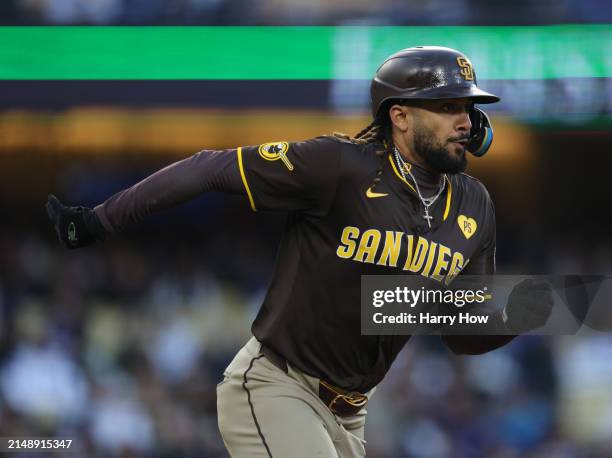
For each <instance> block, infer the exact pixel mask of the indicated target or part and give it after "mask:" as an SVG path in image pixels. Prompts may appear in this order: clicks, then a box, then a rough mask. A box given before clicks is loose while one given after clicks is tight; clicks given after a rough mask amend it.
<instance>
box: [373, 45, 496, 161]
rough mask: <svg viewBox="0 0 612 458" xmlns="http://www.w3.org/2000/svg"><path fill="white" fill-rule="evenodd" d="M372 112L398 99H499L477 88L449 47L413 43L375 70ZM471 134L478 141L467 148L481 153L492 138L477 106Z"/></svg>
mask: <svg viewBox="0 0 612 458" xmlns="http://www.w3.org/2000/svg"><path fill="white" fill-rule="evenodd" d="M370 95H371V98H372V115H373V116H374V118H378V117H380V116H381V115H383V113H384V111H385V110H387V109H388V108H389V107H390V105H391V104H392V103H393V102H397V101H399V100H437V99H459V98H469V99H471V100H473V101H474V103H494V102H499V100H500V99H499V97H497V96H496V95H493V94H490V93H488V92H485V91H483V90H482V89H480V88H478V86H477V83H476V73H475V72H474V67H473V66H472V63H471V62H470V60H469V59H468V58H467V57H466V56H465V55H463V54H462V53H460V52H459V51H456V50H454V49H451V48H444V47H441V46H416V47H414V48H406V49H402V50H401V51H399V52H396V53H395V54H393V55H391V56H389V57H388V58H387V59H386V60H385V61H384V62H383V63H382V65H381V66H380V67H378V70H377V71H376V75H374V79H373V80H372V84H371V86H370ZM470 118H471V120H472V137H473V138H474V139H475V140H476V137H478V138H480V139H481V140H482V141H478V142H477V143H478V144H474V142H471V143H472V145H468V150H469V151H470V152H472V153H473V154H475V155H477V156H482V155H483V154H484V153H486V151H487V150H488V148H489V146H490V144H491V141H492V139H493V129H492V128H491V125H490V122H489V119H488V117H487V115H486V114H485V113H484V112H483V111H482V110H479V109H478V108H473V109H472V112H471V113H470Z"/></svg>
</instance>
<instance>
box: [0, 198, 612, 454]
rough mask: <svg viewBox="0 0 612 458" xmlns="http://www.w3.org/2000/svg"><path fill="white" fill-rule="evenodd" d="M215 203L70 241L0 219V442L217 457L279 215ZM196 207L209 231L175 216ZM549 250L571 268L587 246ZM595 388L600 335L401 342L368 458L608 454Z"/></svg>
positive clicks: (608, 396)
mask: <svg viewBox="0 0 612 458" xmlns="http://www.w3.org/2000/svg"><path fill="white" fill-rule="evenodd" d="M213 201H214V199H213ZM222 203H223V204H224V205H221V206H219V205H217V206H216V205H214V203H213V204H211V205H210V206H205V207H198V208H197V209H194V208H191V209H187V210H185V211H186V212H187V213H185V214H182V213H180V212H178V213H174V214H165V215H162V217H161V218H157V219H155V218H154V219H152V220H150V221H148V222H147V223H145V225H144V226H142V227H139V228H137V230H136V231H133V232H129V231H128V232H127V233H126V234H124V235H121V236H118V237H116V238H114V239H113V240H110V241H106V242H104V243H102V244H99V245H97V246H95V247H92V248H88V249H83V250H77V251H67V250H63V249H61V247H59V246H58V243H56V241H55V239H54V236H53V233H52V228H51V227H50V226H49V225H48V223H47V222H46V221H45V220H44V219H43V218H42V216H43V215H38V213H42V211H41V209H40V207H36V208H30V209H28V210H27V211H28V212H29V214H30V215H34V214H36V215H37V216H36V218H35V219H36V223H34V225H33V227H30V228H28V229H25V230H24V229H21V228H19V227H18V226H17V225H16V224H13V225H9V224H5V225H3V226H2V229H0V329H1V330H2V334H1V336H0V339H1V346H0V437H6V436H24V435H25V436H53V437H66V438H72V439H73V440H74V447H75V448H76V450H78V451H79V454H78V455H76V456H89V457H151V458H157V457H160V458H162V457H175V458H189V457H196V456H197V457H224V456H227V455H226V452H225V451H224V448H223V444H222V440H221V437H220V435H219V433H218V429H217V423H216V394H215V385H216V383H218V382H219V381H220V380H221V377H222V375H221V374H222V372H223V369H224V367H225V366H226V365H227V364H228V362H229V361H230V360H231V358H232V356H233V355H234V353H235V352H236V351H237V350H238V349H239V348H240V347H241V346H242V345H243V343H244V342H246V340H247V339H248V337H249V335H250V331H249V329H250V323H251V321H252V319H253V317H254V315H255V313H256V312H257V309H258V307H259V305H260V303H261V300H262V297H263V294H264V291H265V287H266V285H267V282H268V280H269V278H270V275H271V271H272V270H271V269H272V263H273V257H274V249H275V237H276V234H277V232H276V229H280V224H282V221H278V222H272V223H268V222H263V223H262V222H257V221H255V222H253V221H252V220H251V222H250V223H244V222H243V221H242V220H241V218H242V216H241V215H242V214H244V215H247V217H248V218H252V216H251V215H249V214H248V211H247V210H246V209H244V208H243V210H244V211H241V210H239V209H237V207H236V206H234V205H233V203H232V202H226V201H223V202H222ZM221 207H227V208H226V210H223V211H226V213H223V211H222V210H219V208H221ZM196 212H197V213H204V214H205V215H206V216H205V217H206V218H207V219H209V222H208V224H206V225H204V226H210V227H209V229H208V230H207V229H202V228H200V227H198V224H197V223H196V224H194V225H192V226H189V225H184V224H183V223H184V222H185V220H189V221H191V222H193V221H194V218H193V215H194V214H195V213H196ZM9 213H11V212H9ZM181 215H182V216H181ZM187 215H188V216H189V217H188V218H184V216H187ZM196 220H197V218H196ZM508 242H509V241H508ZM513 243H514V249H513V250H511V251H512V252H514V253H520V252H524V251H528V250H527V246H522V247H521V246H517V243H518V242H516V241H515V242H513ZM499 244H500V246H503V245H505V244H506V240H505V239H504V235H503V233H502V235H501V239H500V241H499ZM550 246H551V247H553V248H554V244H551V245H550ZM600 246H602V247H605V242H601V243H600ZM578 248H579V247H578ZM607 249H608V250H610V249H612V247H608V248H607ZM509 256H510V257H509ZM509 256H508V255H505V258H506V259H505V260H503V261H502V263H505V264H506V265H513V263H514V264H516V263H519V264H520V262H522V261H523V260H524V258H520V257H515V258H514V259H512V257H511V256H512V254H510V255H509ZM564 256H569V257H573V258H575V259H574V263H573V264H571V263H570V264H566V266H567V268H569V269H572V268H573V266H580V265H582V263H583V262H584V259H581V258H583V257H584V256H590V254H589V252H588V251H586V250H576V251H568V250H567V249H566V250H565V253H564ZM544 259H548V260H549V261H547V262H550V263H551V264H552V263H555V262H556V261H557V259H556V258H555V257H554V256H549V257H544ZM542 268H543V269H551V266H550V265H543V266H542ZM610 386H612V335H610V334H605V333H599V332H594V331H588V332H587V331H585V332H581V335H580V336H563V337H537V336H529V337H522V338H520V339H517V340H515V341H514V342H513V343H511V344H510V345H508V346H506V347H504V348H503V349H500V350H498V351H495V352H492V353H490V354H487V355H483V356H478V357H456V356H453V355H451V354H450V352H449V351H448V350H447V349H445V347H443V345H442V344H441V341H440V340H439V338H437V337H435V336H433V337H420V338H415V339H413V340H411V341H410V342H409V343H408V345H407V346H406V348H405V349H404V351H402V353H400V355H399V357H398V359H397V361H396V362H395V364H394V366H393V368H392V370H391V372H390V373H389V375H388V376H387V378H386V379H385V380H384V382H383V383H382V384H381V385H380V386H379V389H378V390H377V392H376V393H375V395H374V398H373V400H372V402H371V404H370V407H369V416H368V421H367V424H366V439H367V441H368V451H369V453H368V456H371V457H375V458H376V457H378V458H402V457H406V458H409V457H419V458H420V457H424V458H425V457H431V458H434V457H453V458H457V457H459V458H461V457H466V458H467V457H478V456H482V457H485V456H486V457H515V456H516V457H547V458H548V457H561V458H565V457H568V458H569V457H585V458H586V457H602V458H603V457H608V456H612V440H610V436H609V431H611V430H612V414H611V412H612V390H610ZM73 450H74V449H73ZM57 456H75V455H74V454H71V455H68V454H65V453H58V454H57Z"/></svg>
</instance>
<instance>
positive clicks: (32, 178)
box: [0, 0, 612, 458]
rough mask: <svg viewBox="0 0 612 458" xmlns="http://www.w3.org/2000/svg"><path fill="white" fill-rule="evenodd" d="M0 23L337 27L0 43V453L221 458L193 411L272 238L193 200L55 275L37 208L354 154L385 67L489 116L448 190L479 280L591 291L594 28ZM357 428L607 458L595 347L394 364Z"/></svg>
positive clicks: (364, 9) (550, 342)
mask: <svg viewBox="0 0 612 458" xmlns="http://www.w3.org/2000/svg"><path fill="white" fill-rule="evenodd" d="M0 22H1V23H2V24H4V25H38V26H45V25H144V24H146V25H151V24H158V25H176V26H179V25H234V26H240V25H280V24H282V25H315V24H316V25H331V26H334V27H330V28H314V29H311V28H298V29H292V28H285V29H277V28H270V29H264V28H249V29H240V28H235V29H231V28H215V29H199V28H198V29H193V28H190V29H175V28H164V29H148V30H145V29H130V28H123V29H121V30H118V29H105V28H96V29H93V28H85V29H78V28H71V29H68V30H67V29H59V28H53V29H49V28H26V29H13V28H11V29H7V28H0V42H1V43H2V46H1V47H0V48H1V49H0V78H1V80H0V94H1V97H0V153H1V155H2V167H0V211H1V212H2V215H3V218H2V223H1V225H0V260H1V262H0V331H1V334H0V436H20V435H27V436H33V435H38V436H60V437H71V438H75V440H76V442H77V446H78V450H79V452H78V455H79V456H92V457H108V456H119V457H170V456H172V457H179V458H187V457H195V456H198V457H223V456H226V453H225V451H224V449H223V446H222V442H221V438H220V436H219V433H218V431H217V426H216V411H215V402H216V399H215V385H216V383H217V382H218V381H219V380H220V378H221V373H222V371H223V368H224V367H225V365H226V364H227V363H228V362H229V360H230V359H231V358H232V356H233V354H234V353H235V352H236V351H237V350H238V349H239V348H240V346H241V345H242V344H243V343H244V342H245V341H246V340H247V338H248V336H249V325H250V322H251V320H252V318H253V316H254V314H255V313H256V311H257V309H258V307H259V304H260V301H261V299H262V296H263V293H264V291H265V288H266V286H267V283H268V281H269V278H270V274H271V271H272V266H273V262H274V258H275V250H276V244H277V240H278V234H279V231H280V230H281V228H282V225H283V221H284V215H274V214H268V215H266V214H252V213H251V211H250V209H249V206H248V202H247V201H246V200H245V199H242V198H238V197H227V196H223V195H212V194H211V195H207V196H204V197H203V198H200V199H196V200H194V201H193V202H191V203H188V204H186V205H184V206H182V207H180V208H177V209H174V210H171V211H167V212H165V213H163V214H161V215H157V216H155V217H153V218H150V219H149V220H147V221H146V222H145V223H143V224H141V225H139V226H138V227H133V228H130V229H129V230H128V231H126V232H125V233H124V234H122V235H120V236H118V237H116V238H115V239H113V240H111V241H108V242H106V243H103V244H99V245H97V246H95V247H93V248H91V249H84V250H80V251H76V252H67V251H64V250H62V249H61V248H60V247H59V245H58V243H57V242H56V240H55V237H54V234H53V231H52V228H51V226H50V224H49V223H48V221H47V218H46V215H45V213H44V209H43V205H44V202H45V200H46V195H47V193H49V192H54V193H55V194H57V195H58V196H59V197H60V198H62V199H63V200H65V201H67V202H68V203H70V204H83V205H94V204H97V203H99V202H101V201H102V200H104V199H105V198H107V197H108V196H110V195H112V194H113V193H114V192H116V191H118V190H120V189H123V188H125V187H127V186H129V185H131V184H133V183H135V182H136V181H138V180H139V179H141V178H143V177H145V176H147V175H148V174H149V173H151V172H153V171H155V170H156V169H158V168H160V167H162V166H163V165H165V164H167V163H169V162H171V161H174V160H177V159H180V158H183V157H186V156H188V155H190V154H192V153H195V152H196V151H198V150H200V149H204V148H211V149H213V148H214V149H217V148H228V147H233V146H239V145H245V144H256V143H261V142H265V141H275V140H298V139H304V138H308V137H312V136H315V135H320V134H326V133H331V132H332V131H343V132H347V133H355V132H356V131H358V130H360V128H361V127H362V126H364V125H366V124H367V123H368V122H369V119H368V116H369V115H368V106H367V105H368V84H369V78H370V77H371V75H372V73H373V72H374V70H375V69H376V65H377V64H379V63H380V62H381V61H382V59H383V58H384V57H385V56H386V55H388V54H390V53H392V52H394V51H396V50H397V49H400V48H403V47H408V46H413V45H418V44H438V45H447V46H452V47H456V48H459V49H461V50H462V51H464V52H465V53H466V54H467V55H468V56H470V57H471V58H472V60H473V62H474V64H475V68H476V71H477V75H478V76H479V78H480V85H481V86H482V87H484V88H485V89H487V90H490V91H492V92H495V93H499V94H500V95H501V96H502V97H503V102H502V103H500V104H498V105H495V106H492V107H490V108H489V107H487V110H488V111H489V112H490V114H492V115H493V122H494V125H495V129H496V131H495V135H496V139H495V142H494V146H493V148H492V150H491V151H490V152H489V154H488V155H487V156H486V157H485V158H483V159H475V158H472V159H471V163H470V169H469V171H468V172H469V173H471V174H473V175H476V176H477V177H479V178H480V179H481V180H482V181H483V182H484V183H485V184H486V185H487V187H488V188H489V190H490V192H491V194H492V196H493V199H494V201H495V203H496V207H497V219H498V267H499V271H500V272H502V273H559V274H564V273H567V274H569V273H594V274H608V273H610V272H612V240H611V238H610V223H611V216H610V211H609V209H610V204H611V203H612V193H611V191H610V178H609V177H610V173H609V171H610V170H611V168H612V157H611V156H610V154H609V153H610V149H611V147H612V25H606V24H607V23H612V7H611V6H610V5H609V3H607V2H604V1H596V0H583V1H580V2H578V1H570V0H563V1H554V2H553V1H548V0H545V1H528V0H521V1H518V2H512V3H511V4H510V3H509V2H508V3H506V2H484V1H476V0H471V1H470V0H461V1H450V0H428V1H423V2H412V1H408V2H398V1H395V0H384V1H382V2H377V3H372V2H363V1H356V2H348V1H334V2H330V3H324V2H297V1H283V2H280V1H278V0H262V1H259V2H256V3H255V4H254V3H253V2H245V1H240V0H183V1H179V0H176V1H166V2H163V1H160V0H155V1H152V0H148V1H141V0H131V1H130V0H20V1H18V0H12V1H8V0H5V1H3V2H2V3H1V4H0ZM567 23H571V24H573V25H571V26H568V25H562V24H567ZM433 24H435V25H445V26H448V27H442V28H438V27H422V26H430V25H433ZM594 24H595V25H594ZM500 25H503V26H510V27H501V28H498V27H489V26H500ZM543 25H546V26H543ZM380 26H401V27H380ZM406 26H407V27H406ZM474 26H487V27H474ZM156 75H157V77H156ZM369 412H370V414H369V417H368V422H367V426H366V439H367V440H368V450H369V454H368V456H372V457H378V458H401V457H431V458H434V457H523V456H528V457H564V458H565V457H602V458H603V457H609V456H612V440H611V438H610V431H612V336H610V334H609V333H603V332H597V331H593V330H588V329H582V330H581V332H580V333H579V335H578V336H560V337H523V338H520V339H517V340H516V341H515V342H513V343H512V344H510V345H508V346H507V347H505V348H503V349H500V350H497V351H495V352H493V353H490V354H487V355H484V356H479V357H454V356H451V355H450V354H449V352H448V351H447V350H445V349H444V347H442V346H441V344H440V343H439V341H438V340H437V339H436V338H424V337H423V338H419V339H414V340H413V341H411V342H410V343H409V345H407V347H406V349H405V351H403V352H402V353H401V354H400V356H399V358H398V360H397V362H396V363H395V366H394V368H393V370H392V371H391V373H390V374H389V375H388V377H387V379H386V380H385V381H384V382H383V384H382V385H381V387H380V388H379V390H378V391H377V393H376V395H375V398H374V399H373V401H372V403H371V407H370V408H369ZM57 456H61V455H57ZM71 456H75V455H74V454H73V455H71Z"/></svg>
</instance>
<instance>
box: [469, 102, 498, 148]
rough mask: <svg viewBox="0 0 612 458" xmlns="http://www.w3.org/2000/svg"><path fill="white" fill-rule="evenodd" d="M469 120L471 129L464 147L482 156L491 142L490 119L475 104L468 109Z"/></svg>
mask: <svg viewBox="0 0 612 458" xmlns="http://www.w3.org/2000/svg"><path fill="white" fill-rule="evenodd" d="M470 121H471V122H472V129H471V130H470V139H469V141H468V144H467V147H466V149H467V150H468V151H469V152H470V153H472V154H473V155H474V156H476V157H481V156H484V155H485V154H486V152H487V151H489V148H490V147H491V143H493V127H492V126H491V121H490V120H489V116H487V114H486V113H485V112H484V111H482V110H481V109H480V108H476V107H475V106H472V108H471V109H470Z"/></svg>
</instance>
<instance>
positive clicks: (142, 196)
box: [46, 150, 246, 248]
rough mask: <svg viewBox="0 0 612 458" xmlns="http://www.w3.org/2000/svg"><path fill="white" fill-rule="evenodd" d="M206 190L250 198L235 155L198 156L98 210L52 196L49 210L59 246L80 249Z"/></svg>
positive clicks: (208, 153) (213, 153)
mask: <svg viewBox="0 0 612 458" xmlns="http://www.w3.org/2000/svg"><path fill="white" fill-rule="evenodd" d="M208 191H224V192H228V193H232V194H245V193H246V192H245V189H244V185H243V181H242V179H241V176H240V170H239V166H238V161H237V160H236V150H223V151H200V152H199V153H197V154H194V155H193V156H191V157H188V158H186V159H183V160H181V161H178V162H175V163H173V164H171V165H169V166H167V167H165V168H163V169H161V170H159V171H157V172H155V173H154V174H153V175H151V176H149V177H147V178H145V179H144V180H142V181H141V182H139V183H137V184H135V185H134V186H132V187H130V188H128V189H125V190H123V191H120V192H118V193H117V194H115V195H113V196H112V197H110V198H109V199H107V200H106V201H105V202H103V203H102V204H100V205H98V206H96V207H95V208H94V209H91V208H86V207H66V206H64V205H62V204H61V202H60V201H59V200H58V199H57V198H56V197H55V196H49V200H48V201H47V206H46V208H47V213H48V214H49V217H50V218H51V220H52V221H53V223H54V226H55V231H56V232H57V235H58V237H59V239H60V241H61V242H62V243H63V244H64V245H65V246H67V247H68V248H78V247H81V246H85V245H89V244H91V243H93V242H95V241H96V240H101V239H104V238H105V237H106V236H107V235H109V234H111V233H114V232H118V231H120V230H121V229H122V228H124V227H126V226H128V225H129V224H132V223H136V222H138V221H141V220H142V219H144V218H145V217H146V216H148V215H150V214H151V213H153V212H156V211H159V210H163V209H165V208H169V207H173V206H175V205H178V204H181V203H183V202H186V201H188V200H190V199H192V198H193V197H196V196H198V195H200V194H202V193H204V192H208Z"/></svg>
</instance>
